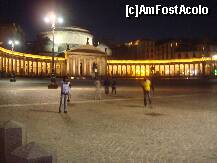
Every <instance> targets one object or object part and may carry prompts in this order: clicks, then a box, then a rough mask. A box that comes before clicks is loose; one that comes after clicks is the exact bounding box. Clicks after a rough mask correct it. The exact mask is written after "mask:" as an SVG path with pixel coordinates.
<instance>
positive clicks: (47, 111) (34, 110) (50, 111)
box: [29, 109, 59, 114]
mask: <svg viewBox="0 0 217 163" xmlns="http://www.w3.org/2000/svg"><path fill="white" fill-rule="evenodd" d="M29 111H33V112H42V113H58V114H59V112H58V110H57V111H52V110H36V109H30V110H29Z"/></svg>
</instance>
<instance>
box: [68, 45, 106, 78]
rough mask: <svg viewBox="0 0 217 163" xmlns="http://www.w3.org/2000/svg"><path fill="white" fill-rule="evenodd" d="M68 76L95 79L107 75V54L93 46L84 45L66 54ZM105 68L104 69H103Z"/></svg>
mask: <svg viewBox="0 0 217 163" xmlns="http://www.w3.org/2000/svg"><path fill="white" fill-rule="evenodd" d="M65 54H66V56H67V74H68V75H70V76H73V77H94V76H95V75H99V76H103V75H105V74H106V71H105V68H106V55H107V54H106V53H105V52H102V51H101V50H99V49H97V48H96V47H94V46H92V45H84V46H81V47H79V48H74V49H71V50H68V51H66V52H65ZM102 67H104V68H102Z"/></svg>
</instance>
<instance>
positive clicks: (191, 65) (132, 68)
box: [107, 57, 217, 78]
mask: <svg viewBox="0 0 217 163" xmlns="http://www.w3.org/2000/svg"><path fill="white" fill-rule="evenodd" d="M216 61H217V59H216V58H210V57H208V58H205V57H203V58H192V59H170V60H110V61H108V62H107V64H108V65H107V72H108V75H109V76H112V77H118V78H143V77H145V76H146V77H148V76H152V77H156V78H203V77H214V76H216V73H215V72H216V68H217V62H216Z"/></svg>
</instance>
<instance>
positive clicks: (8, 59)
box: [7, 58, 10, 73]
mask: <svg viewBox="0 0 217 163" xmlns="http://www.w3.org/2000/svg"><path fill="white" fill-rule="evenodd" d="M9 61H10V58H7V70H8V73H9V72H10V69H9V67H10V63H9Z"/></svg>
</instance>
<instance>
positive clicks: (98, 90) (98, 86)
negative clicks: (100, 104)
mask: <svg viewBox="0 0 217 163" xmlns="http://www.w3.org/2000/svg"><path fill="white" fill-rule="evenodd" d="M95 88H96V90H95V100H99V101H100V100H101V82H100V80H99V79H98V78H97V79H96V81H95Z"/></svg>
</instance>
